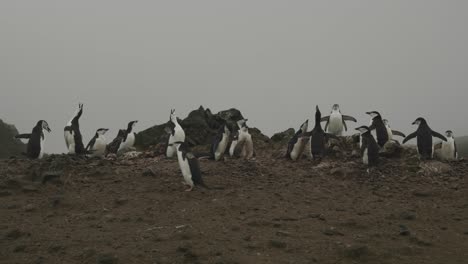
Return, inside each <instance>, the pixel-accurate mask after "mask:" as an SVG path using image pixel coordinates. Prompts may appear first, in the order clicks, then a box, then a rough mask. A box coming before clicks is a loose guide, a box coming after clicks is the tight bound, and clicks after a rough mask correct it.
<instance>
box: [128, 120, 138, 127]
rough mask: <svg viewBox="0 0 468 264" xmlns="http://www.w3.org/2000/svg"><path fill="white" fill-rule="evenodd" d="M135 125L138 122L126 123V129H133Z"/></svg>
mask: <svg viewBox="0 0 468 264" xmlns="http://www.w3.org/2000/svg"><path fill="white" fill-rule="evenodd" d="M136 123H138V120H135V121H130V122H129V123H128V128H134V127H135V126H136Z"/></svg>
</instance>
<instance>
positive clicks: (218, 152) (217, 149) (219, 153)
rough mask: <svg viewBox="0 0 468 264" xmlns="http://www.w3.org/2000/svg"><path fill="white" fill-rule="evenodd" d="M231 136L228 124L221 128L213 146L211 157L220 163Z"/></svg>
mask: <svg viewBox="0 0 468 264" xmlns="http://www.w3.org/2000/svg"><path fill="white" fill-rule="evenodd" d="M229 136H230V131H229V128H228V127H227V125H226V124H224V125H223V126H221V127H220V128H219V130H218V133H217V134H216V136H215V137H214V139H213V142H212V144H211V156H212V158H213V159H214V160H216V161H218V160H220V159H222V158H223V157H224V153H225V152H226V148H227V145H228V141H229Z"/></svg>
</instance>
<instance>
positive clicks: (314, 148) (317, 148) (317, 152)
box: [310, 105, 338, 160]
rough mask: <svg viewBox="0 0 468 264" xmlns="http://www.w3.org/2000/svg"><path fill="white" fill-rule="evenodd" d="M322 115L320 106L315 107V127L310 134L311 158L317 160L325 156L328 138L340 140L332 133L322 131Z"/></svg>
mask: <svg viewBox="0 0 468 264" xmlns="http://www.w3.org/2000/svg"><path fill="white" fill-rule="evenodd" d="M321 117H322V113H321V112H320V109H319V107H318V105H317V106H316V107H315V127H314V129H312V131H311V132H310V151H311V157H312V158H313V159H314V160H315V159H321V158H323V157H324V156H325V144H326V142H327V140H328V138H330V137H331V138H334V139H338V137H337V136H335V135H334V134H331V133H325V131H324V130H323V129H322V125H321V119H322V118H321Z"/></svg>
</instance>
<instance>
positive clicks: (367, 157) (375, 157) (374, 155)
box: [356, 126, 379, 167]
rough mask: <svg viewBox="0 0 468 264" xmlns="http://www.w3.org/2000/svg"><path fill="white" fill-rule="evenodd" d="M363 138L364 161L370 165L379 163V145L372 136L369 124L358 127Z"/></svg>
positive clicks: (362, 153)
mask: <svg viewBox="0 0 468 264" xmlns="http://www.w3.org/2000/svg"><path fill="white" fill-rule="evenodd" d="M356 130H358V131H359V133H360V134H361V138H362V145H361V156H362V162H363V163H364V164H366V165H368V166H369V167H372V166H376V165H378V162H379V145H378V144H377V142H376V141H375V139H374V136H372V133H371V130H370V128H369V127H367V126H360V127H358V128H356Z"/></svg>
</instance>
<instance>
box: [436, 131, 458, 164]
mask: <svg viewBox="0 0 468 264" xmlns="http://www.w3.org/2000/svg"><path fill="white" fill-rule="evenodd" d="M445 137H446V138H447V141H442V146H441V148H440V156H441V158H442V159H443V160H447V161H453V160H457V159H458V152H457V142H455V137H454V136H453V132H452V130H447V131H446V132H445Z"/></svg>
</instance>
